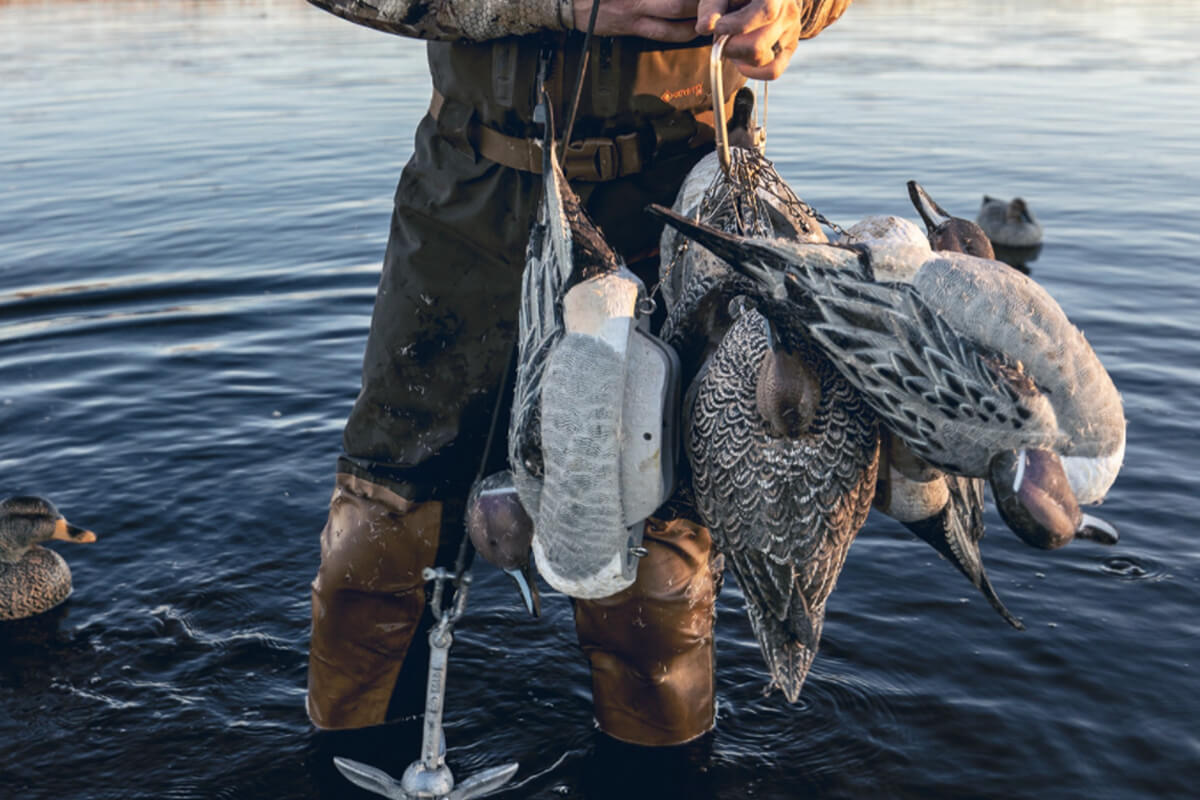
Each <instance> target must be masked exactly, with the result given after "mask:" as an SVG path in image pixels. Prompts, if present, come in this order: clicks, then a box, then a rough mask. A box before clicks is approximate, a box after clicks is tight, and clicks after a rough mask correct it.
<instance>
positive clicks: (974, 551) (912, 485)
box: [874, 181, 1025, 630]
mask: <svg viewBox="0 0 1200 800" xmlns="http://www.w3.org/2000/svg"><path fill="white" fill-rule="evenodd" d="M908 194H909V197H910V199H911V200H912V202H913V205H914V206H915V207H916V209H917V212H918V213H919V214H920V215H921V219H922V220H924V222H925V227H926V234H927V238H928V239H929V245H930V247H932V248H933V249H934V250H935V251H937V250H946V251H951V252H960V253H962V252H965V253H969V254H970V255H975V256H979V257H981V258H988V257H990V256H991V253H992V245H991V243H990V242H989V241H988V238H987V237H986V236H984V234H983V231H982V230H980V228H979V226H978V225H976V224H975V223H974V222H971V221H969V220H965V219H962V218H960V217H954V216H951V215H950V214H948V213H946V211H945V210H943V209H942V207H941V206H939V205H938V204H937V203H936V202H935V201H934V200H933V198H931V197H930V196H929V195H928V193H926V191H925V190H924V189H923V188H922V187H921V186H920V184H918V183H917V182H916V181H909V182H908ZM983 484H984V481H983V479H982V478H966V477H963V476H961V475H948V474H946V473H945V472H942V471H941V470H939V469H935V468H934V467H933V466H931V465H930V464H929V463H928V462H926V461H925V460H923V459H922V458H920V457H919V456H917V455H916V454H914V453H913V452H912V451H911V450H909V449H908V447H906V446H905V445H904V443H903V442H902V441H901V440H900V439H898V438H896V437H895V436H893V435H891V433H890V432H889V431H887V429H886V428H885V429H884V431H883V436H882V442H881V444H880V458H879V481H878V483H877V484H876V490H875V501H874V505H875V508H877V509H878V510H880V511H882V512H883V513H884V514H887V515H888V516H890V517H892V518H893V519H895V520H896V521H898V522H900V523H902V524H903V525H904V526H905V527H906V528H908V529H909V530H910V531H911V532H913V533H914V534H916V535H917V536H918V537H919V538H921V539H922V540H924V541H925V542H927V543H928V544H929V545H931V546H932V547H933V548H934V549H935V550H937V551H938V554H939V555H941V556H942V557H943V558H945V559H946V560H947V561H949V562H950V563H951V564H953V565H954V566H955V567H957V568H958V569H959V571H960V572H962V573H963V575H965V576H967V579H968V580H970V581H971V583H972V584H974V586H975V588H977V589H979V591H980V592H981V593H982V594H983V596H984V597H985V598H986V599H987V601H988V603H989V604H991V606H992V608H994V609H995V610H996V611H997V613H999V614H1000V616H1002V617H1003V618H1004V619H1005V621H1006V622H1008V624H1009V625H1012V626H1013V627H1014V628H1016V629H1017V630H1024V628H1025V626H1024V625H1023V624H1021V622H1020V621H1019V620H1018V619H1017V618H1016V617H1014V616H1013V615H1012V613H1011V612H1009V610H1008V609H1007V608H1005V606H1004V603H1002V602H1001V601H1000V597H999V595H998V594H997V593H996V590H995V588H994V587H993V586H992V583H991V581H990V580H988V577H987V572H986V571H985V570H984V567H983V556H982V554H981V553H980V552H979V540H980V539H982V538H983V533H984V525H983V509H984V496H983Z"/></svg>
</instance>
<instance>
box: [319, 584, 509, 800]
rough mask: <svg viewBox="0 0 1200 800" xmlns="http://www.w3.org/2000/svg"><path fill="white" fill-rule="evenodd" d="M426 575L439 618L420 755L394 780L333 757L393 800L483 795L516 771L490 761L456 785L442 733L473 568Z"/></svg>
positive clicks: (432, 639) (360, 782)
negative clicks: (449, 595) (445, 600)
mask: <svg viewBox="0 0 1200 800" xmlns="http://www.w3.org/2000/svg"><path fill="white" fill-rule="evenodd" d="M424 578H425V580H427V581H434V586H433V598H432V600H431V603H430V607H431V608H432V610H433V613H434V616H435V617H436V618H437V624H436V625H434V626H433V629H432V630H431V631H430V632H429V679H428V682H427V683H426V688H425V721H424V729H423V730H422V732H421V757H420V758H419V759H417V760H416V761H414V762H413V763H412V764H410V765H409V766H408V769H406V770H404V776H403V777H402V778H401V779H400V780H396V779H395V778H393V777H392V776H391V775H389V774H388V773H386V772H384V771H383V770H381V769H378V768H376V767H372V766H370V765H368V764H363V763H361V762H358V761H353V760H351V759H349V758H342V757H341V756H338V757H335V758H334V759H333V763H334V766H336V767H337V768H338V771H339V772H341V773H342V775H344V776H345V777H346V779H347V780H349V781H350V782H351V783H353V784H355V785H357V786H361V787H362V788H364V789H366V790H368V791H371V792H374V793H375V794H378V795H382V796H384V797H388V798H391V799H392V800H418V798H419V800H470V798H473V797H484V796H486V795H489V794H491V793H492V792H494V791H496V790H497V789H499V788H500V787H501V786H503V785H504V784H506V783H508V781H509V780H510V779H511V778H512V776H513V775H514V774H516V772H517V767H518V765H517V764H516V763H512V764H505V765H503V766H499V767H492V768H491V769H485V770H483V771H482V772H478V773H476V774H474V775H472V776H471V777H469V778H467V779H466V780H464V781H463V782H462V783H459V784H458V785H455V783H454V776H453V775H452V774H451V773H450V768H449V767H448V766H446V745H445V741H446V739H445V735H444V734H443V733H442V709H443V707H444V705H445V699H446V666H447V662H448V660H449V653H450V645H451V644H452V643H453V642H454V635H453V633H452V630H453V628H454V623H455V621H456V620H457V619H458V618H459V617H461V616H462V613H463V609H464V608H465V607H466V603H467V588H468V587H469V586H470V585H471V576H470V574H469V573H468V574H462V575H459V576H457V577H456V576H455V574H454V573H452V572H449V571H447V570H445V569H443V568H441V567H438V568H437V569H426V570H425V572H424ZM447 581H453V582H454V583H455V585H456V587H457V589H458V591H457V593H456V594H455V596H454V601H453V604H452V606H451V607H449V608H443V607H442V595H443V590H444V588H445V585H446V582H447Z"/></svg>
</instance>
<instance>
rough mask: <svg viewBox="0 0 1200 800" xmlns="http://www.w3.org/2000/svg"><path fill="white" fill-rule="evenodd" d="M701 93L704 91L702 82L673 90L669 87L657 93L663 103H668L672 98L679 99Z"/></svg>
mask: <svg viewBox="0 0 1200 800" xmlns="http://www.w3.org/2000/svg"><path fill="white" fill-rule="evenodd" d="M703 93H704V84H702V83H697V84H696V85H695V86H688V87H687V88H685V89H676V90H675V91H671V90H670V89H668V90H667V91H665V92H663V93H662V94H661V95H659V97H660V99H661V100H662V101H663V102H664V103H669V102H671V101H672V100H677V99H679V98H680V97H692V96H698V95H701V94H703Z"/></svg>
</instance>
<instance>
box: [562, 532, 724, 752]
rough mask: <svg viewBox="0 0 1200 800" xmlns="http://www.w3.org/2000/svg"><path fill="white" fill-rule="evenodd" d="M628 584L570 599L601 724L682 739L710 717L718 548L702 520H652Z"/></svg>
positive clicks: (654, 741)
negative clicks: (598, 597)
mask: <svg viewBox="0 0 1200 800" xmlns="http://www.w3.org/2000/svg"><path fill="white" fill-rule="evenodd" d="M642 543H643V545H644V546H645V548H646V549H647V550H648V551H649V555H647V556H646V557H645V558H643V559H641V561H640V563H639V564H638V575H637V580H636V581H635V582H634V584H633V585H632V586H630V587H629V588H628V589H625V590H624V591H622V592H619V593H617V594H615V595H613V596H612V597H607V598H604V599H602V600H577V601H576V602H575V629H576V631H577V633H578V634H579V643H580V645H581V646H582V648H583V652H584V653H585V654H586V655H587V657H588V659H589V660H590V661H591V667H592V702H593V704H594V705H595V712H596V721H597V723H598V724H599V726H600V730H602V731H603V732H604V733H606V734H608V735H609V736H612V737H613V738H614V739H620V740H621V741H624V742H629V743H632V744H639V745H645V746H663V745H674V744H682V743H683V742H687V741H690V740H692V739H695V738H696V737H698V736H701V735H703V734H705V733H707V732H708V731H710V730H711V729H712V727H713V725H714V724H715V722H716V718H715V716H716V695H715V687H714V677H713V666H714V659H715V651H714V646H713V623H714V620H715V614H716V603H715V601H716V595H717V592H718V590H719V586H720V580H721V563H722V561H723V560H722V559H721V557H720V556H715V557H714V554H713V550H712V539H711V537H710V536H709V533H708V530H707V529H706V528H703V527H701V526H700V525H697V524H696V523H694V522H691V521H689V520H686V519H675V520H671V521H670V522H661V521H659V520H656V519H651V520H649V522H648V523H647V526H646V535H645V538H644V539H643V542H642Z"/></svg>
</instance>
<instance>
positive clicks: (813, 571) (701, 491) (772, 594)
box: [660, 89, 878, 702]
mask: <svg viewBox="0 0 1200 800" xmlns="http://www.w3.org/2000/svg"><path fill="white" fill-rule="evenodd" d="M752 109H753V94H752V93H750V91H749V90H748V89H743V90H742V91H741V92H739V94H738V96H737V98H736V101H735V110H734V115H733V118H732V120H733V121H732V122H731V126H730V127H731V131H730V141H731V142H732V143H733V144H734V145H735V146H734V147H732V148H730V151H729V154H730V164H729V171H728V173H726V172H725V171H724V170H723V169H722V167H721V166H720V165H719V163H718V160H717V155H716V154H715V153H714V154H711V155H709V156H707V157H706V158H705V159H704V160H702V161H701V162H700V163H698V164H697V166H696V167H695V168H694V169H693V170H692V172H691V173H690V174H689V175H688V177H687V178H686V179H685V181H684V183H683V186H682V188H681V190H680V193H679V195H678V197H677V199H676V208H677V209H680V210H681V211H682V212H683V213H685V214H687V215H688V216H694V217H697V218H699V219H702V220H706V221H708V222H709V224H712V225H716V226H718V227H726V228H728V229H730V230H736V231H753V232H756V233H758V234H759V235H781V236H787V237H789V238H800V237H804V238H806V239H809V240H816V241H824V240H825V235H824V233H823V232H822V231H821V229H820V226H819V225H818V224H817V221H816V220H815V219H814V217H813V215H812V214H811V211H810V210H809V209H808V207H807V206H806V205H805V204H804V203H802V202H801V201H800V200H799V199H798V198H796V197H795V195H794V194H793V193H792V191H791V189H790V188H789V187H788V186H787V184H786V183H785V182H784V181H783V180H782V179H781V178H780V177H779V175H778V173H776V172H775V169H774V167H773V166H772V165H771V164H770V162H768V161H767V160H766V159H765V158H763V157H762V156H761V154H759V153H758V152H757V150H755V149H753V148H752V147H748V146H744V145H748V144H752V143H753V141H754V137H753V135H752V133H751V132H749V131H747V130H746V127H745V126H746V125H747V120H749V119H751V118H752ZM739 142H740V143H741V145H739V144H738V143H739ZM660 249H661V252H663V253H664V254H665V257H664V260H663V267H662V270H663V272H662V276H661V277H662V278H663V281H662V285H663V287H664V294H665V296H666V300H667V306H668V317H667V322H666V323H665V324H664V333H663V335H664V337H665V338H667V340H668V341H669V342H670V343H671V344H672V345H674V346H675V347H676V348H677V349H679V350H680V352H681V355H682V357H683V360H684V370H685V376H686V377H687V378H690V379H691V381H690V386H689V389H688V392H687V395H686V396H685V400H684V405H683V416H684V428H685V431H684V434H685V438H684V441H685V446H686V452H687V456H688V463H689V465H690V467H691V494H692V498H693V502H694V503H695V506H696V510H697V511H698V512H699V515H700V518H701V519H702V520H703V521H704V523H705V524H706V525H707V526H708V528H709V530H710V531H711V533H712V537H713V543H714V544H715V545H716V547H717V549H718V550H719V551H720V552H721V553H722V554H723V556H724V558H725V562H726V564H727V565H728V566H729V568H730V569H731V571H732V572H733V574H734V576H735V578H736V579H737V582H738V586H739V587H740V588H741V590H742V595H743V597H744V598H745V604H746V611H747V615H748V616H749V619H750V623H751V627H752V629H753V631H754V634H755V637H756V638H757V640H758V643H759V647H760V649H761V651H762V655H763V659H764V661H765V663H766V665H767V668H768V671H769V673H770V675H771V681H772V684H773V685H775V686H778V687H779V688H780V689H781V690H782V691H783V693H784V696H785V697H786V698H787V699H788V700H789V701H792V702H794V701H795V700H796V699H797V697H798V696H799V694H800V690H801V687H802V685H803V683H804V680H805V677H806V676H807V674H808V671H809V668H810V666H811V664H812V661H813V657H814V656H815V654H816V652H817V646H818V644H819V641H820V636H821V628H822V625H823V623H824V618H825V603H826V601H827V599H828V597H829V594H830V592H832V591H833V588H834V584H835V582H836V580H837V577H838V575H839V574H840V572H841V569H842V565H843V563H844V562H845V558H846V553H847V551H848V549H849V547H850V544H851V542H852V541H853V539H854V536H855V534H857V532H858V530H859V529H860V528H861V527H862V525H863V523H864V521H865V520H866V516H867V513H868V512H869V510H870V503H871V496H872V494H873V492H874V481H875V470H876V463H877V448H878V429H877V425H876V422H875V415H874V413H873V412H872V411H871V410H870V408H869V407H867V406H866V405H865V403H864V402H863V401H862V399H861V397H860V396H859V394H858V392H856V391H855V390H854V389H853V388H852V387H851V386H850V384H849V383H848V382H847V381H846V380H845V379H844V378H842V377H841V376H840V375H839V374H838V373H837V371H836V370H835V369H834V368H833V366H832V365H831V364H830V363H829V361H828V359H826V358H825V357H824V356H823V355H822V354H821V352H820V351H819V350H818V349H817V348H816V347H815V346H814V345H813V343H812V342H811V341H809V340H808V339H807V337H806V335H805V334H804V333H803V331H801V330H782V331H781V330H779V329H777V328H776V326H774V325H773V324H772V321H770V320H769V319H767V318H766V317H764V316H763V315H762V314H760V313H759V311H758V310H756V309H755V308H753V307H752V305H751V304H750V303H749V302H745V303H743V302H740V301H739V300H738V299H737V298H736V297H735V298H734V299H733V300H732V301H730V297H731V295H732V296H736V295H738V294H740V293H742V292H743V291H744V290H746V289H753V285H752V284H750V283H749V282H748V281H747V280H746V279H745V278H744V277H742V276H739V275H738V274H737V273H735V272H733V271H732V270H730V269H729V267H728V266H726V265H725V264H724V263H723V262H721V261H720V260H719V259H717V258H715V257H714V256H713V255H712V254H711V253H709V252H708V251H706V250H704V249H703V248H699V247H696V246H694V245H691V246H689V245H688V244H687V242H686V240H682V238H681V237H677V235H676V234H675V232H674V231H672V230H671V229H669V228H668V229H667V230H666V231H664V241H663V244H662V247H661V248H660ZM742 299H744V298H742ZM698 362H699V363H698Z"/></svg>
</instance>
